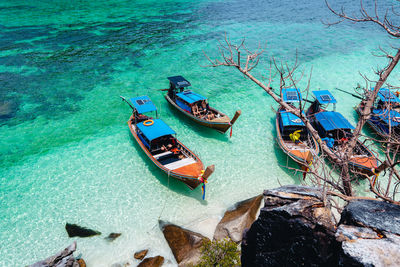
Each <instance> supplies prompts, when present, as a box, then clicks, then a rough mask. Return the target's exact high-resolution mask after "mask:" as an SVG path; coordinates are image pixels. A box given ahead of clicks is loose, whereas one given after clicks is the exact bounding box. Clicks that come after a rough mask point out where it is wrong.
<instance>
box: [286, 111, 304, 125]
mask: <svg viewBox="0 0 400 267" xmlns="http://www.w3.org/2000/svg"><path fill="white" fill-rule="evenodd" d="M280 113H281V118H282V125H283V126H303V125H304V123H303V122H302V121H301V119H300V118H299V117H297V116H296V115H294V114H292V113H290V112H287V111H281V112H280Z"/></svg>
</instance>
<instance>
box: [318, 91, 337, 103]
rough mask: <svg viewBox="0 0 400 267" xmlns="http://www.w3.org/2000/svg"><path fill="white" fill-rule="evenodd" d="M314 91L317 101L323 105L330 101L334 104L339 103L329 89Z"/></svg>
mask: <svg viewBox="0 0 400 267" xmlns="http://www.w3.org/2000/svg"><path fill="white" fill-rule="evenodd" d="M312 93H313V94H314V96H315V98H316V99H317V101H318V102H319V103H320V104H322V105H324V104H329V103H332V104H335V103H337V101H336V99H335V98H334V97H333V95H332V94H331V92H329V91H328V90H320V91H312Z"/></svg>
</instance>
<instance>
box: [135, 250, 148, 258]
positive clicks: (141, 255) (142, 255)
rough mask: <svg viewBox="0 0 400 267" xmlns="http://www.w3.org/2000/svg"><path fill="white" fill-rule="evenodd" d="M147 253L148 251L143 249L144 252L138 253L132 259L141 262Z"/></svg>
mask: <svg viewBox="0 0 400 267" xmlns="http://www.w3.org/2000/svg"><path fill="white" fill-rule="evenodd" d="M147 252H149V250H148V249H144V250H141V251H138V252H136V253H135V254H134V255H133V257H134V258H135V259H137V260H143V258H144V257H146V255H147Z"/></svg>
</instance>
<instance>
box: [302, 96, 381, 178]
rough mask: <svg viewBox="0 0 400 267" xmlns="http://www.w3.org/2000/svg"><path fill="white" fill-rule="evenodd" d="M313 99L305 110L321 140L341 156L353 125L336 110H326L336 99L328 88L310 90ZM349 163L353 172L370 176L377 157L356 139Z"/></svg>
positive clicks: (374, 167)
mask: <svg viewBox="0 0 400 267" xmlns="http://www.w3.org/2000/svg"><path fill="white" fill-rule="evenodd" d="M312 93H313V94H314V96H315V101H314V102H313V103H312V104H311V106H310V107H309V109H308V110H307V116H309V117H310V121H311V123H312V124H313V127H314V128H315V129H316V130H317V131H318V134H319V136H320V137H321V141H324V142H326V144H327V146H328V148H329V149H330V150H331V151H332V152H333V153H334V154H335V155H336V156H337V157H338V158H343V157H344V155H343V151H344V146H345V145H346V142H347V141H348V140H349V139H350V138H351V137H352V136H353V133H352V130H353V129H354V126H353V125H351V123H350V122H349V121H348V120H347V119H346V118H345V117H343V115H342V114H340V113H339V112H336V111H327V110H326V107H327V106H328V105H329V104H333V105H334V110H335V104H336V103H337V101H336V99H335V98H334V97H333V95H332V94H331V93H330V92H329V91H328V90H320V91H313V92H312ZM349 165H350V167H352V168H351V169H354V171H353V173H355V174H365V175H368V176H372V175H374V174H375V169H376V168H377V166H378V159H377V157H376V156H375V155H374V154H373V153H372V152H371V151H370V150H369V149H368V148H367V147H366V146H365V145H364V144H363V143H362V142H361V141H360V140H357V143H356V146H355V147H354V151H353V155H352V156H351V158H350V160H349Z"/></svg>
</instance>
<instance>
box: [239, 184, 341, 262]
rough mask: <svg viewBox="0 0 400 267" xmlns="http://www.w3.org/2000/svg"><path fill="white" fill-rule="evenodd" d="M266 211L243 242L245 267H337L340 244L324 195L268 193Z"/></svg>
mask: <svg viewBox="0 0 400 267" xmlns="http://www.w3.org/2000/svg"><path fill="white" fill-rule="evenodd" d="M264 202H265V207H264V208H262V209H261V211H260V215H259V217H258V219H257V220H256V221H255V222H254V223H253V225H252V226H251V228H250V229H249V230H248V231H247V232H246V234H245V236H244V238H243V241H242V258H241V260H242V265H243V266H300V265H303V266H335V265H337V262H338V253H337V252H338V251H339V249H340V243H339V242H337V241H336V238H335V224H334V221H333V217H332V214H331V211H330V209H329V207H327V206H326V205H325V204H324V203H325V202H324V199H323V194H322V192H321V191H320V190H319V189H317V188H312V187H304V186H296V187H294V186H284V187H280V188H277V189H274V190H266V191H264Z"/></svg>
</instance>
